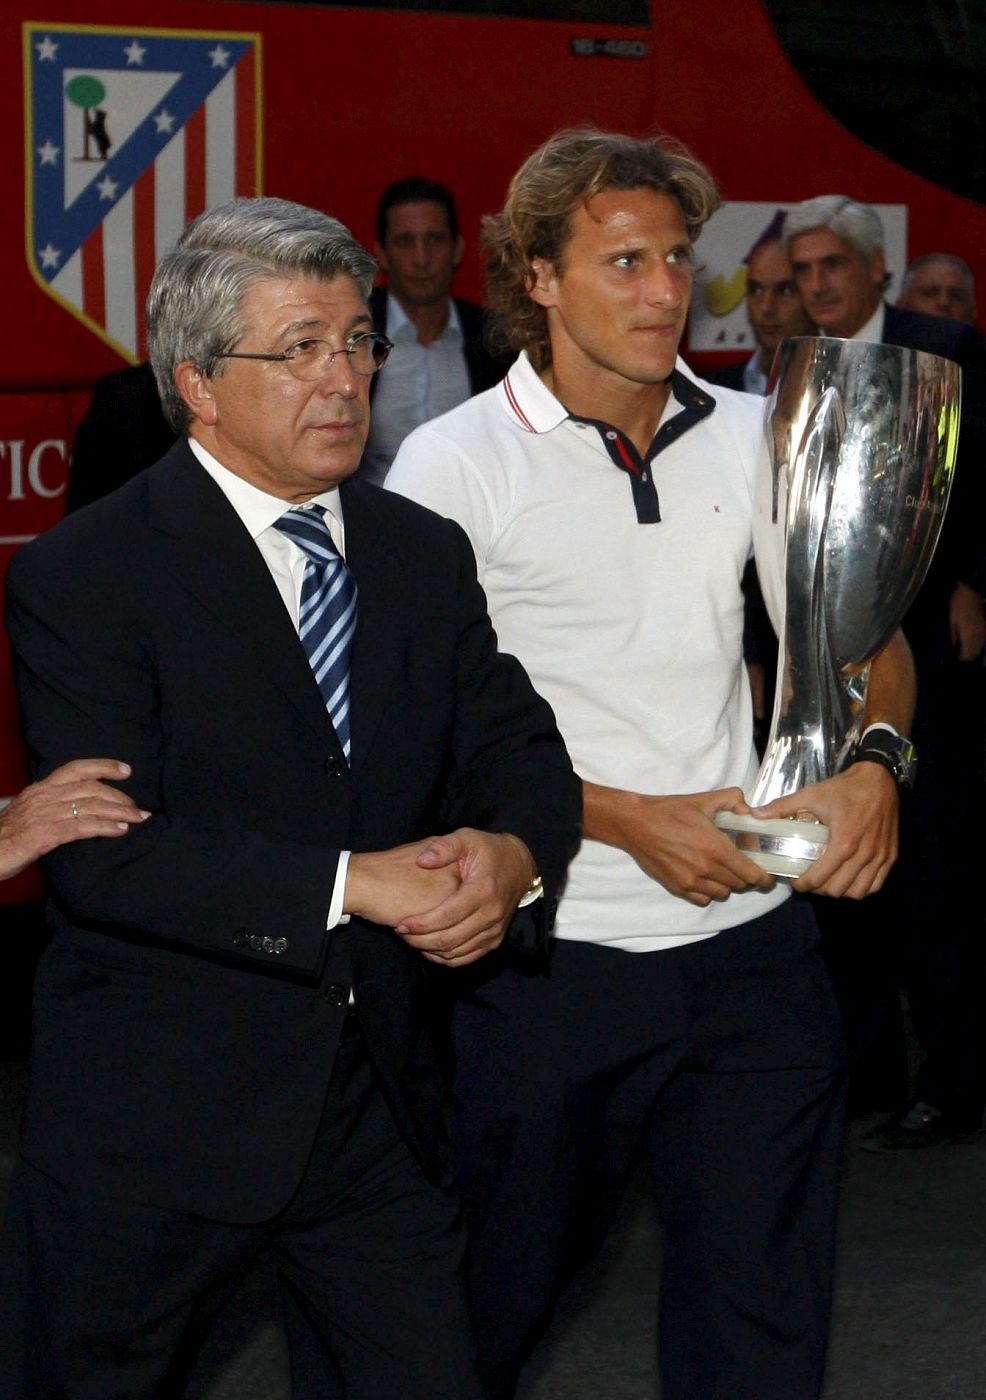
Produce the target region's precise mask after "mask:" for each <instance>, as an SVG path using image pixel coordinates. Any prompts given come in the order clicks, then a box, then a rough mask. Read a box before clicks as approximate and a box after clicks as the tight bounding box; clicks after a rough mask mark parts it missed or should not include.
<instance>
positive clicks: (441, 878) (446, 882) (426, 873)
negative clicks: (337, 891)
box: [342, 841, 459, 928]
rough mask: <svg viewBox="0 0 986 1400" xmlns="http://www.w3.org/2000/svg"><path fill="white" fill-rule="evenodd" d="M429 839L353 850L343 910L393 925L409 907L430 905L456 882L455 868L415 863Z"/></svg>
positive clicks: (448, 891)
mask: <svg viewBox="0 0 986 1400" xmlns="http://www.w3.org/2000/svg"><path fill="white" fill-rule="evenodd" d="M430 844H431V843H430V841H409V842H408V843H407V844H406V845H404V846H393V847H392V848H391V849H390V850H388V851H359V852H357V851H354V852H353V854H352V855H351V856H350V857H349V868H348V870H347V872H346V890H345V894H344V895H343V904H342V907H343V911H344V912H345V913H347V914H358V915H360V916H361V917H362V918H364V919H369V920H370V921H371V923H374V924H386V925H388V926H389V927H390V928H395V927H396V926H397V925H398V924H399V923H400V922H401V921H402V920H403V919H405V918H407V917H408V915H409V913H410V912H411V911H414V912H415V913H417V912H419V911H421V910H424V909H433V908H434V907H435V905H436V904H440V903H442V902H443V901H444V900H445V899H447V898H448V896H449V895H450V894H452V893H453V891H454V890H456V889H457V888H458V886H459V876H458V873H457V871H455V870H454V869H450V868H449V869H439V870H429V869H427V867H424V866H421V865H419V864H418V857H419V856H420V855H422V854H423V853H424V852H425V851H426V850H428V848H429V845H430Z"/></svg>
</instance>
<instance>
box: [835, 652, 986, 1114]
mask: <svg viewBox="0 0 986 1400" xmlns="http://www.w3.org/2000/svg"><path fill="white" fill-rule="evenodd" d="M984 681H986V673H984V672H983V670H982V668H981V667H980V666H979V665H978V664H975V663H972V662H960V661H951V662H945V661H942V662H941V663H940V664H938V665H937V666H932V665H930V663H927V662H925V664H923V665H921V667H920V669H919V672H918V711H917V714H916V716H915V720H914V726H913V731H912V732H913V736H914V742H915V744H916V745H917V751H918V771H917V782H916V784H915V786H914V789H913V791H912V792H905V793H904V794H903V795H902V797H901V807H900V858H899V859H898V861H897V864H896V865H895V866H894V868H893V869H892V870H891V872H890V875H889V877H888V879H887V882H886V884H885V885H884V887H883V889H882V890H881V891H880V892H879V893H878V894H875V895H871V896H870V897H869V898H868V899H866V900H865V901H864V902H863V903H862V904H859V903H854V902H853V901H852V900H822V899H820V900H818V902H817V904H818V907H817V913H818V918H819V923H820V924H821V927H822V936H823V940H824V947H825V954H826V958H827V960H828V963H829V968H830V971H831V973H832V978H833V981H834V983H835V989H836V994H837V996H838V998H839V1002H840V1004H841V1006H842V1010H843V1015H844V1019H845V1023H846V1031H847V1034H848V1038H849V1050H850V1095H851V1102H853V1106H854V1107H855V1108H856V1109H857V1110H858V1111H860V1112H866V1111H869V1110H871V1109H886V1110H898V1109H900V1108H901V1106H902V1105H903V1104H904V1102H905V1101H906V1100H907V1099H908V1098H909V1097H913V1098H917V1099H921V1100H923V1101H924V1102H926V1103H929V1104H932V1105H934V1107H935V1108H937V1109H939V1110H940V1111H941V1112H942V1113H944V1114H946V1115H947V1116H948V1117H949V1118H950V1119H951V1120H952V1121H953V1123H954V1124H955V1126H956V1127H957V1128H965V1129H970V1130H971V1129H973V1128H976V1127H978V1126H979V1124H980V1122H981V1121H982V1115H983V1103H984V1099H986V1065H984V1060H986V1038H984V1035H983V1029H982V1027H983V1000H984V987H986V958H984V953H983V946H984V933H986V922H984V917H986V916H984V913H983V908H982V904H981V901H980V900H979V899H978V897H977V896H976V895H975V893H973V894H971V895H970V889H971V885H970V872H972V871H975V870H976V869H977V863H978V860H979V859H980V856H979V852H978V849H977V843H978V833H979V828H980V825H981V821H980V817H979V813H980V812H981V810H982V803H983V798H984V797H986V788H984V785H983V782H982V778H981V775H980V773H979V772H978V770H977V768H976V765H975V757H974V748H975V743H976V739H977V737H978V736H979V735H981V733H982V730H983V717H984V714H986V685H984ZM901 991H903V993H904V995H905V996H906V998H907V1003H908V1007H909V1010H910V1021H911V1028H912V1030H913V1032H914V1037H915V1039H916V1041H917V1048H918V1050H919V1051H920V1055H921V1064H920V1067H919V1069H918V1072H917V1076H916V1079H915V1081H914V1082H913V1083H912V1084H909V1083H908V1055H907V1042H906V1038H905V1028H904V1022H903V1017H902V1013H901V1005H900V993H901Z"/></svg>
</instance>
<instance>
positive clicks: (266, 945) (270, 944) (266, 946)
mask: <svg viewBox="0 0 986 1400" xmlns="http://www.w3.org/2000/svg"><path fill="white" fill-rule="evenodd" d="M260 946H261V948H262V949H263V951H264V952H265V953H273V951H274V940H273V938H271V937H270V936H269V935H265V936H264V937H263V938H262V939H261V941H260Z"/></svg>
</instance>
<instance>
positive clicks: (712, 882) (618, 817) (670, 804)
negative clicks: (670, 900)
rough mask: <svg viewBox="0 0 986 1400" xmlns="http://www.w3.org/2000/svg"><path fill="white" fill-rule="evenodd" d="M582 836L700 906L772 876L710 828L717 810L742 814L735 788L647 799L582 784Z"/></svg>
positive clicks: (743, 806)
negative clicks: (624, 856) (618, 852)
mask: <svg viewBox="0 0 986 1400" xmlns="http://www.w3.org/2000/svg"><path fill="white" fill-rule="evenodd" d="M582 790H583V803H584V812H585V816H584V823H585V834H586V836H589V837H591V838H592V839H593V840H596V841H602V842H604V843H605V844H606V845H607V846H617V847H619V849H620V850H623V851H626V852H627V854H628V855H630V856H632V857H633V859H634V860H635V861H636V862H637V864H638V865H639V866H640V868H641V870H643V871H644V873H645V874H647V875H649V876H650V877H651V879H652V880H656V881H657V882H658V883H659V884H661V885H663V886H664V888H665V889H666V890H668V891H669V893H671V894H673V895H677V896H679V897H680V898H682V899H687V900H688V901H689V902H690V903H692V904H697V905H699V906H700V907H701V906H704V905H706V904H708V903H709V901H710V900H713V899H725V898H727V897H728V896H729V895H730V894H733V893H736V892H737V891H739V890H745V889H749V888H751V887H753V886H758V887H761V888H763V887H766V886H768V885H770V884H772V883H773V881H772V879H771V877H770V876H769V875H767V874H766V873H765V872H764V871H762V870H760V869H759V867H758V866H756V865H754V864H753V862H752V861H750V860H748V859H747V858H746V856H744V855H743V854H742V853H741V852H740V851H739V850H738V849H737V848H736V846H734V845H733V843H732V841H730V840H729V838H728V837H727V836H724V835H723V833H722V832H721V831H719V830H718V829H717V828H716V826H715V825H714V821H713V819H714V817H715V815H716V813H717V812H722V811H747V810H748V808H747V806H746V803H745V801H744V800H743V794H742V792H741V791H740V789H739V788H722V789H719V790H717V791H714V792H696V793H684V794H675V795H670V796H660V797H658V796H650V795H648V794H646V793H639V792H628V791H625V790H624V789H621V788H612V787H604V786H601V785H599V784H596V783H589V782H583V784H582Z"/></svg>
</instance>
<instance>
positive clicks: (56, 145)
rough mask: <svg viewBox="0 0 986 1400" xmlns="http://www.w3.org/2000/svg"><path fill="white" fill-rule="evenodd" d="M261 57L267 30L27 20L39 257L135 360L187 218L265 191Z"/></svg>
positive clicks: (31, 182)
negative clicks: (151, 300)
mask: <svg viewBox="0 0 986 1400" xmlns="http://www.w3.org/2000/svg"><path fill="white" fill-rule="evenodd" d="M260 58H261V41H260V36H259V35H257V34H218V33H214V32H200V31H194V32H193V31H186V30H157V29H126V30H124V29H110V28H105V27H102V26H97V25H58V26H52V25H45V26H40V25H37V24H33V23H27V24H25V26H24V60H25V62H24V71H25V102H26V109H27V110H26V122H25V126H26V130H27V134H28V136H27V191H28V197H27V204H26V209H27V257H28V263H29V265H30V268H31V271H32V273H33V275H34V277H35V279H36V280H37V281H38V282H39V283H40V284H41V286H42V287H43V288H44V290H45V291H46V292H48V294H49V295H50V296H52V297H54V298H55V299H56V300H57V301H59V302H61V304H62V305H63V306H64V307H65V308H66V310H68V311H70V312H71V313H72V314H73V315H74V316H77V317H78V318H79V319H80V320H81V321H83V322H84V323H85V324H86V325H87V326H89V327H90V329H91V330H93V331H95V333H96V334H97V335H99V336H101V337H102V339H103V340H105V341H107V342H109V344H111V345H112V346H113V347H114V348H115V349H116V350H118V351H119V352H120V354H121V355H124V356H125V357H126V358H127V359H130V360H138V359H142V358H143V357H144V344H143V337H144V330H143V307H144V302H145V300H146V297H147V290H148V287H149V285H150V281H151V276H152V274H153V272H154V268H155V266H156V264H157V261H158V258H159V257H160V256H161V254H162V253H163V252H165V251H166V250H167V249H168V248H170V247H171V245H172V244H173V243H174V242H175V240H176V239H177V237H178V235H179V234H180V233H181V231H182V229H183V228H184V227H185V224H186V223H187V222H188V220H189V219H191V218H194V217H195V215H196V214H200V213H201V212H202V210H203V209H207V208H209V207H210V206H211V205H214V204H219V203H222V202H223V201H225V200H227V199H232V198H233V197H234V196H236V195H254V194H258V193H259V192H260V188H261V125H260V115H261V104H260V100H259V91H260Z"/></svg>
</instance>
